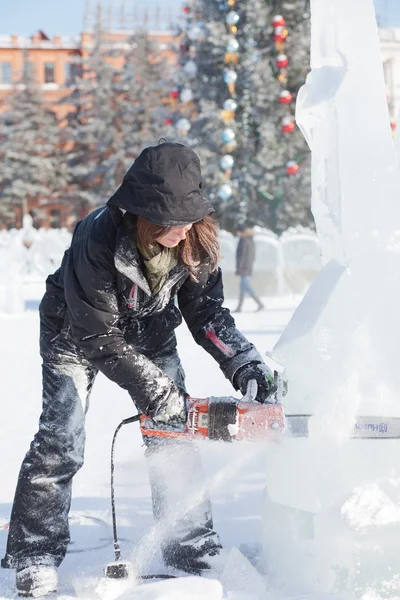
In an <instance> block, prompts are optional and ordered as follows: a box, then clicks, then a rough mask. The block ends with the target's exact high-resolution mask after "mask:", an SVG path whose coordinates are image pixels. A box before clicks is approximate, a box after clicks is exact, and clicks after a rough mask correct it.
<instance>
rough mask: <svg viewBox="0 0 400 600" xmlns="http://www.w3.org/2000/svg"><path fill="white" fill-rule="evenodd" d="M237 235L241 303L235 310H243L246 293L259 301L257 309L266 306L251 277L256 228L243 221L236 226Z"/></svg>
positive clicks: (237, 263) (237, 265) (237, 272)
mask: <svg viewBox="0 0 400 600" xmlns="http://www.w3.org/2000/svg"><path fill="white" fill-rule="evenodd" d="M236 235H237V237H238V238H239V242H238V245H237V248H236V275H239V277H240V291H239V304H238V305H237V308H236V310H235V311H234V312H241V310H242V307H243V302H244V298H245V296H246V294H249V296H251V297H252V298H253V299H254V301H255V302H256V303H257V311H259V310H262V309H263V308H264V304H263V303H262V302H261V300H260V299H259V298H258V297H257V294H256V293H255V291H254V290H253V288H252V287H251V284H250V277H251V275H252V274H253V265H254V259H255V255H256V252H255V244H254V230H253V229H252V228H251V227H249V226H248V225H247V224H246V223H242V224H240V225H238V226H237V228H236Z"/></svg>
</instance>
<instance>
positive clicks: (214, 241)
mask: <svg viewBox="0 0 400 600" xmlns="http://www.w3.org/2000/svg"><path fill="white" fill-rule="evenodd" d="M171 229H172V227H161V226H160V225H155V224H154V223H150V222H149V221H146V220H145V219H142V217H138V218H137V237H138V241H139V243H140V245H141V246H143V247H144V248H150V247H151V245H152V244H153V243H154V242H156V241H157V240H158V239H159V238H160V237H162V236H163V235H166V234H167V233H169V231H171ZM178 258H179V262H180V263H181V264H182V265H184V266H185V267H186V268H187V269H188V271H189V274H190V278H191V279H192V280H193V281H198V274H199V270H200V267H201V266H202V265H203V264H205V263H207V265H208V268H209V270H210V272H211V273H212V272H213V271H215V270H216V269H217V267H218V263H219V261H220V258H221V255H220V248H219V241H218V223H217V221H216V220H215V219H214V218H213V217H210V216H209V215H207V216H206V217H204V218H203V219H201V221H197V223H193V226H192V228H191V229H189V231H188V232H187V234H186V238H185V239H184V240H182V241H181V242H179V245H178Z"/></svg>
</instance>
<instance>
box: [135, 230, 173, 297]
mask: <svg viewBox="0 0 400 600" xmlns="http://www.w3.org/2000/svg"><path fill="white" fill-rule="evenodd" d="M137 248H138V250H139V252H140V254H141V255H142V256H143V260H144V266H145V275H146V279H147V282H148V284H149V286H150V289H151V291H152V292H153V294H157V293H158V292H159V291H160V290H161V288H162V287H163V285H164V283H165V282H166V280H167V279H168V275H169V272H170V271H171V270H172V269H173V268H174V267H175V266H176V265H177V264H178V247H175V248H165V247H163V246H161V245H160V244H157V242H154V243H153V244H152V245H151V246H150V248H143V247H142V246H141V245H140V244H139V242H137Z"/></svg>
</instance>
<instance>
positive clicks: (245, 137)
mask: <svg viewBox="0 0 400 600" xmlns="http://www.w3.org/2000/svg"><path fill="white" fill-rule="evenodd" d="M184 15H185V19H184V22H183V24H182V26H181V31H180V35H181V38H180V39H181V41H180V62H181V69H180V71H179V73H178V77H177V80H176V87H175V88H174V89H173V90H171V96H172V100H173V101H174V102H175V105H174V106H173V107H172V111H171V115H170V118H171V121H172V123H173V124H174V126H175V129H176V133H177V134H178V135H179V136H180V138H181V139H182V141H185V142H186V143H187V144H189V145H190V146H192V147H193V148H194V149H195V150H196V151H197V152H198V153H199V155H200V157H201V159H202V163H203V170H204V181H205V190H206V192H207V193H208V195H209V196H210V198H211V200H212V201H213V203H214V205H215V206H216V209H217V212H218V214H219V217H220V222H221V224H222V226H223V227H226V228H228V229H233V228H234V227H235V225H236V224H237V223H238V222H241V221H245V220H248V221H250V222H251V223H252V224H257V225H261V226H267V227H269V228H272V229H274V230H276V231H282V230H283V229H286V228H287V227H289V226H291V225H297V224H301V225H308V224H311V223H312V216H311V212H310V175H309V173H310V166H309V160H310V159H309V150H308V148H307V145H306V143H305V141H304V138H303V136H302V134H301V132H300V131H299V130H298V128H297V126H296V125H295V122H294V109H295V100H296V95H297V92H298V89H299V87H300V86H301V85H302V84H303V83H304V81H305V77H306V73H307V72H308V70H309V56H308V49H309V13H308V2H305V0H293V1H291V2H285V1H283V2H275V3H274V2H267V1H266V0H190V1H189V2H188V3H187V4H186V5H185V6H184Z"/></svg>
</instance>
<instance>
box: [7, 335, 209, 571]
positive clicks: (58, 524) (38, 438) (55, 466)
mask: <svg viewBox="0 0 400 600" xmlns="http://www.w3.org/2000/svg"><path fill="white" fill-rule="evenodd" d="M53 335H54V334H53ZM175 343H176V342H175V338H174V337H173V338H171V348H170V349H168V344H166V345H165V344H164V345H163V347H162V350H161V351H159V352H158V354H157V355H153V356H149V358H151V359H152V360H153V361H154V362H155V363H156V364H157V366H159V367H160V368H161V369H163V370H164V372H165V373H167V374H168V375H169V376H170V377H171V378H172V379H173V380H174V381H176V383H178V384H179V385H180V386H181V387H183V388H184V372H183V369H182V366H181V363H180V360H179V357H178V354H177V353H176V349H175ZM41 355H42V358H43V367H42V369H43V409H42V414H41V416H40V421H39V430H38V432H37V433H36V435H35V437H34V440H33V442H32V443H31V446H30V449H29V451H28V453H27V455H26V457H25V459H24V461H23V463H22V466H21V470H20V473H19V477H18V483H17V489H16V492H15V498H14V503H13V507H12V514H11V521H10V528H9V534H8V540H7V549H6V555H5V557H4V558H3V559H2V561H1V565H2V567H5V568H13V567H25V566H29V565H31V564H46V565H55V566H58V565H59V564H60V563H61V561H62V560H63V558H64V556H65V553H66V551H67V546H68V544H69V541H70V533H69V526H68V513H69V509H70V504H71V488H72V478H73V476H74V475H75V474H76V473H77V471H78V470H79V469H80V467H81V466H82V465H83V460H84V447H85V415H86V412H87V410H88V406H89V397H90V392H91V389H92V386H93V383H94V380H95V377H96V374H97V370H96V369H95V368H94V367H93V366H92V365H91V364H90V363H89V362H88V361H87V360H86V359H85V358H84V356H83V354H82V353H80V352H79V350H78V349H77V348H76V346H75V345H74V344H73V343H72V342H71V341H70V339H69V338H67V337H64V336H63V335H61V336H58V337H57V339H55V340H54V339H52V338H51V335H50V332H47V331H43V330H42V332H41ZM110 434H111V432H110ZM144 441H145V444H146V456H147V458H148V464H149V471H150V482H151V489H152V500H153V509H154V517H155V519H157V520H158V521H160V520H161V521H162V522H163V524H164V527H161V528H160V529H161V530H162V538H163V539H161V540H160V545H161V547H162V548H164V547H166V546H168V543H169V541H171V542H178V544H179V543H180V541H182V542H185V541H186V540H187V539H191V538H192V539H193V540H197V539H198V536H199V534H201V535H202V536H205V538H211V539H215V540H216V542H217V543H218V536H217V535H216V534H215V533H214V531H213V523H212V517H211V505H210V501H209V498H208V496H207V493H206V492H205V490H204V485H203V473H202V466H201V461H200V457H199V454H198V450H197V448H196V447H195V446H194V444H193V443H190V442H185V443H183V444H179V443H176V442H174V441H173V443H172V444H171V440H168V439H166V440H162V441H153V440H151V439H150V440H148V439H147V440H146V439H145V440H144ZM161 450H165V452H166V454H167V459H165V457H162V454H163V453H161ZM196 489H197V490H199V491H197V492H196ZM168 515H170V517H171V519H172V521H173V522H172V521H171V523H170V524H167V520H166V517H167V516H168ZM172 532H173V533H172ZM169 536H172V537H170V539H169Z"/></svg>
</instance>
